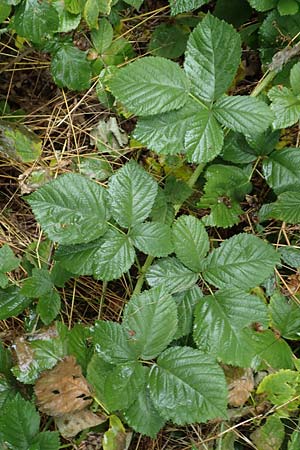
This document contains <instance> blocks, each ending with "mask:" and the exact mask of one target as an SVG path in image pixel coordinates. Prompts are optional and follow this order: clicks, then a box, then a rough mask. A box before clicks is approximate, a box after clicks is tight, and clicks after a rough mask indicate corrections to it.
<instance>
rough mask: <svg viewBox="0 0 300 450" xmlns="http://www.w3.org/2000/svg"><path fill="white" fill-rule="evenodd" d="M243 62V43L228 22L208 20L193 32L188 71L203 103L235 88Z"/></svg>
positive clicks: (193, 87) (194, 91)
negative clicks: (231, 86)
mask: <svg viewBox="0 0 300 450" xmlns="http://www.w3.org/2000/svg"><path fill="white" fill-rule="evenodd" d="M240 59H241V40H240V37H239V34H238V33H237V31H236V30H235V29H234V28H233V27H232V25H229V24H228V23H226V22H224V21H222V20H219V19H217V18H216V17H214V16H211V15H209V14H208V15H206V16H205V18H204V19H203V20H202V21H201V22H200V23H199V25H198V26H197V27H196V28H195V29H194V31H193V32H192V33H191V35H190V37H189V40H188V44H187V50H186V52H185V62H184V70H185V72H186V74H187V76H188V77H189V79H190V80H191V83H192V92H193V94H194V95H196V96H197V97H199V98H200V99H201V100H204V101H206V102H211V101H213V100H216V99H218V98H219V97H220V96H221V95H222V94H224V92H226V91H227V89H228V88H229V86H230V85H231V83H232V81H233V78H234V76H235V73H236V71H237V68H238V66H239V63H240Z"/></svg>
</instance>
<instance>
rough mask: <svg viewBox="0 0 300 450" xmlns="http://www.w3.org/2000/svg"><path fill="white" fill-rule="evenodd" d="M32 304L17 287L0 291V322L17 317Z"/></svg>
mask: <svg viewBox="0 0 300 450" xmlns="http://www.w3.org/2000/svg"><path fill="white" fill-rule="evenodd" d="M31 302H32V300H31V298H28V297H25V295H22V294H21V292H20V288H18V287H17V286H9V287H8V288H6V289H5V290H4V289H0V320H4V319H8V318H9V317H14V316H17V315H19V314H20V313H21V312H23V311H24V309H25V308H27V306H28V305H30V303H31Z"/></svg>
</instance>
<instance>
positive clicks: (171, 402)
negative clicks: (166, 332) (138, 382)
mask: <svg viewBox="0 0 300 450" xmlns="http://www.w3.org/2000/svg"><path fill="white" fill-rule="evenodd" d="M149 387H150V394H151V398H152V400H153V403H154V406H155V408H157V410H158V411H159V413H160V414H161V415H162V416H163V417H164V418H165V419H167V420H172V421H173V422H174V423H177V424H181V425H183V424H185V423H192V422H206V421H207V420H209V419H212V418H215V417H225V416H226V404H227V388H226V382H225V377H224V373H223V371H222V369H221V368H220V367H219V366H218V364H217V363H216V362H215V360H214V359H213V358H212V357H210V356H208V355H205V354H204V353H202V352H200V351H199V350H195V349H193V348H190V347H172V348H169V349H168V350H166V351H165V352H164V353H162V355H160V357H159V358H158V360H157V363H156V364H155V365H154V366H153V367H152V369H151V372H150V383H149Z"/></svg>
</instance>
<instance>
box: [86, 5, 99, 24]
mask: <svg viewBox="0 0 300 450" xmlns="http://www.w3.org/2000/svg"><path fill="white" fill-rule="evenodd" d="M99 13H100V7H99V2H98V0H86V2H85V5H84V9H83V18H84V20H85V21H86V23H87V25H88V27H89V28H90V29H92V28H98V16H99Z"/></svg>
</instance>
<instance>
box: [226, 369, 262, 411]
mask: <svg viewBox="0 0 300 450" xmlns="http://www.w3.org/2000/svg"><path fill="white" fill-rule="evenodd" d="M223 369H224V372H225V376H226V380H227V383H228V391H229V399H228V403H229V405H231V406H236V407H237V406H243V405H244V404H245V403H246V401H247V400H248V398H249V397H250V393H251V391H252V390H253V389H254V377H253V372H252V369H243V368H240V367H232V366H223Z"/></svg>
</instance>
